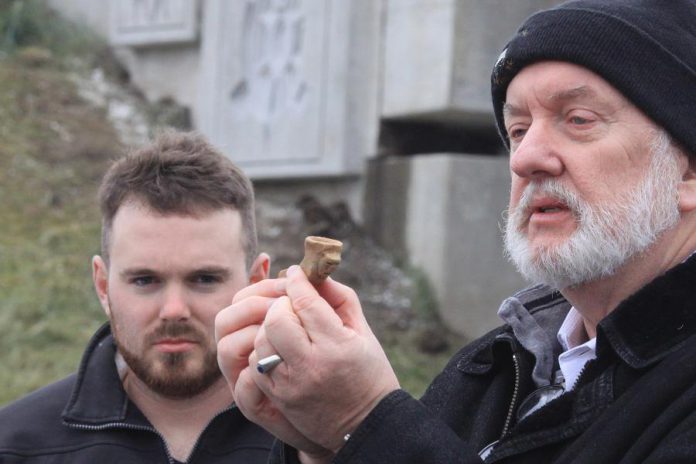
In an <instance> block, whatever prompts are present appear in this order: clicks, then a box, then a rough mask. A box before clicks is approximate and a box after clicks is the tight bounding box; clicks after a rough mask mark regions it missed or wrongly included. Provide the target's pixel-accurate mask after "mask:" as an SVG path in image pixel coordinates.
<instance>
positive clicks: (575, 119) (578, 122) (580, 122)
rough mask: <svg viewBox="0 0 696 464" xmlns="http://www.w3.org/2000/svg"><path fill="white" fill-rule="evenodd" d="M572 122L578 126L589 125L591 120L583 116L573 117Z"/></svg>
mask: <svg viewBox="0 0 696 464" xmlns="http://www.w3.org/2000/svg"><path fill="white" fill-rule="evenodd" d="M570 122H571V123H573V124H576V125H579V126H580V125H583V124H589V123H590V122H591V121H590V120H589V119H586V118H583V117H582V116H572V117H571V118H570Z"/></svg>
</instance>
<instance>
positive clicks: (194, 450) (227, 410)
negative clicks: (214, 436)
mask: <svg viewBox="0 0 696 464" xmlns="http://www.w3.org/2000/svg"><path fill="white" fill-rule="evenodd" d="M236 407H237V406H236V405H235V404H234V403H233V404H232V406H230V407H229V408H225V409H223V410H222V411H220V412H219V413H217V414H215V415H214V416H213V418H212V419H210V420H209V421H208V423H207V424H206V425H205V427H203V430H201V433H199V434H198V438H196V442H195V443H194V444H193V447H192V448H191V452H190V453H189V457H188V459H186V462H187V463H188V462H189V460H190V459H191V457H192V456H193V454H194V453H195V452H196V448H198V443H200V441H201V438H203V434H204V433H205V431H206V430H208V427H210V424H212V423H213V421H214V420H215V419H217V418H218V417H220V416H221V415H222V414H225V413H226V412H229V411H232V410H233V409H234V408H236Z"/></svg>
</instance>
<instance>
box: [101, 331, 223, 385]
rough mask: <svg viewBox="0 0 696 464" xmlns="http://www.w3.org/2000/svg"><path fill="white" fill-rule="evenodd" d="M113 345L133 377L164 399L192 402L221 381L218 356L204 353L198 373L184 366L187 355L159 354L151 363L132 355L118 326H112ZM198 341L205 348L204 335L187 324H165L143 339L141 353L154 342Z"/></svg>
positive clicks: (212, 352) (149, 360)
mask: <svg viewBox="0 0 696 464" xmlns="http://www.w3.org/2000/svg"><path fill="white" fill-rule="evenodd" d="M111 327H112V333H113V336H114V341H115V343H116V347H117V349H118V352H119V353H120V354H121V356H123V359H124V361H125V362H126V364H127V365H128V367H129V368H130V369H131V371H133V373H134V374H135V375H136V376H137V377H138V379H140V380H141V381H142V382H143V383H144V384H145V385H147V386H148V388H150V390H152V391H153V392H155V393H158V394H160V395H162V396H164V397H167V398H173V399H186V398H192V397H194V396H196V395H198V394H200V393H203V392H204V391H205V390H207V389H208V388H210V386H212V385H213V384H214V383H215V382H216V381H217V380H219V379H220V378H221V377H222V372H220V368H219V366H218V363H217V352H216V350H214V349H206V350H205V351H204V354H203V359H202V364H201V367H200V368H199V369H191V368H190V366H187V364H188V362H189V361H190V360H189V359H188V358H189V357H190V356H191V355H190V354H189V353H159V354H158V355H157V358H156V359H153V358H152V357H151V356H152V353H150V357H148V356H146V355H145V354H143V353H135V352H133V351H131V350H130V349H129V348H128V347H127V346H126V344H125V343H123V340H121V339H120V334H119V333H118V329H117V327H118V324H117V323H115V321H112V324H111ZM183 336H185V337H186V338H188V339H192V340H196V341H198V342H199V343H200V344H201V346H203V347H206V346H207V340H206V337H205V335H204V334H202V333H200V332H199V331H197V330H196V329H195V328H193V327H192V326H191V325H190V324H188V323H181V322H171V323H164V324H162V325H160V326H159V327H158V329H156V330H155V331H154V332H152V333H150V334H147V335H145V340H144V341H143V349H146V348H147V347H150V346H152V343H153V342H154V341H155V340H158V339H161V338H166V337H183Z"/></svg>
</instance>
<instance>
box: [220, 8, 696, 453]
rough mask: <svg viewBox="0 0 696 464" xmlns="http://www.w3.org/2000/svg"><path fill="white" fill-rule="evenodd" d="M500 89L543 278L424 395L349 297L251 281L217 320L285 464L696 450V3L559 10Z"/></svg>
mask: <svg viewBox="0 0 696 464" xmlns="http://www.w3.org/2000/svg"><path fill="white" fill-rule="evenodd" d="M492 83H493V103H494V109H495V115H496V119H497V123H498V126H499V127H500V129H501V133H502V134H503V137H504V140H505V143H506V144H507V145H508V146H509V148H510V169H511V172H512V188H511V195H510V210H509V218H508V223H507V229H506V234H505V235H506V237H505V238H506V246H507V249H508V252H509V255H510V257H511V259H512V260H513V262H514V263H515V264H516V265H517V267H518V268H519V270H520V272H521V273H522V274H524V275H525V276H526V277H528V278H529V279H531V280H533V281H535V282H538V284H537V285H535V286H533V287H531V288H529V289H526V290H523V291H521V292H519V293H518V294H516V295H514V296H513V297H511V298H509V299H507V300H506V301H504V302H503V304H502V306H501V308H500V310H499V314H500V316H501V317H502V318H503V320H504V321H505V322H506V324H505V325H504V326H502V327H500V328H498V329H496V330H494V331H492V332H491V333H489V334H487V335H485V336H484V337H482V338H481V339H479V340H477V341H475V342H474V343H472V344H470V345H469V346H467V347H465V348H464V349H462V350H461V351H460V352H459V353H457V354H456V355H455V357H454V358H453V359H452V361H451V362H450V363H449V365H448V366H447V367H446V368H445V370H444V371H443V373H442V374H441V375H440V376H438V377H437V378H436V379H435V381H434V382H433V384H432V385H431V386H430V387H429V389H428V390H427V392H426V393H425V395H424V397H423V398H422V399H421V400H420V401H418V400H415V399H413V398H411V397H410V396H409V395H408V394H407V393H405V392H403V391H401V390H399V389H398V387H399V385H398V382H397V379H396V377H395V375H394V374H393V371H392V369H391V367H390V366H389V363H388V362H387V360H386V357H385V356H384V354H383V352H382V351H381V349H380V347H379V345H378V343H377V341H376V340H375V338H374V336H373V335H372V334H371V332H370V330H369V328H368V327H367V324H366V323H365V320H364V318H363V316H362V313H361V311H360V306H359V303H358V300H357V298H356V296H355V294H354V293H353V292H352V291H351V290H350V289H348V288H346V287H344V286H342V285H341V284H339V283H337V282H334V281H331V280H329V281H328V282H326V283H325V284H323V285H321V286H319V287H318V288H317V289H316V290H315V289H314V288H312V287H311V286H310V285H309V284H308V283H307V281H306V279H305V278H304V276H303V275H302V274H301V273H300V272H298V271H297V269H296V268H295V269H293V268H291V269H290V270H289V272H288V277H287V279H285V280H277V281H267V282H263V283H260V284H257V285H254V286H252V287H249V288H247V289H245V290H243V291H241V292H240V293H239V294H238V295H237V297H236V298H235V303H234V305H233V306H232V307H231V308H230V309H227V310H226V311H224V312H222V313H220V315H219V316H218V318H217V321H216V329H217V336H218V337H219V340H220V341H219V345H218V346H219V360H220V362H221V365H222V366H223V370H224V372H225V374H226V376H227V378H228V380H229V382H230V385H231V387H232V389H233V391H234V395H235V398H236V400H237V402H238V404H239V406H240V408H242V410H243V412H244V413H245V414H246V415H247V416H248V417H249V418H251V419H252V420H253V421H256V422H258V423H259V424H261V425H263V426H264V427H266V428H267V429H269V430H271V431H272V432H273V433H274V434H276V435H277V436H278V437H280V438H282V439H283V440H284V441H285V442H286V443H287V445H285V446H284V447H280V446H279V447H278V453H277V456H276V458H277V459H278V460H279V461H282V460H285V462H293V461H294V460H295V459H297V458H299V460H300V461H301V462H303V463H312V462H329V461H332V462H336V463H399V464H404V463H413V464H416V463H418V464H425V463H442V464H444V463H480V462H482V461H485V462H510V463H523V462H525V463H526V462H529V463H548V462H554V463H556V462H557V463H570V462H572V463H580V462H592V463H595V464H596V463H607V464H615V463H618V462H621V463H666V462H694V461H696V364H694V361H693V360H694V359H696V256H694V251H695V250H696V130H694V126H696V116H694V115H695V114H696V1H694V0H670V1H666V0H611V1H607V0H579V1H572V2H568V3H566V4H563V5H561V6H559V7H557V8H554V9H551V10H548V11H543V12H540V13H538V14H536V15H533V16H531V17H530V18H529V19H528V20H527V21H526V22H525V23H524V25H523V26H522V27H521V28H520V29H519V31H518V32H517V34H516V35H515V36H514V37H513V39H512V40H511V41H510V43H509V44H508V46H507V47H506V49H505V51H503V53H502V54H501V56H500V58H499V60H498V63H497V64H496V66H495V69H494V71H493V77H492ZM463 305H464V306H465V305H466V302H463ZM254 324H262V325H261V327H260V329H258V330H257V327H256V326H255V325H254ZM272 353H277V354H279V355H280V356H281V357H282V358H283V359H284V362H283V363H281V364H280V365H278V366H277V367H276V369H275V370H273V371H271V372H270V373H269V374H266V375H263V374H259V373H257V372H255V371H254V369H253V365H254V363H255V362H256V360H257V359H259V358H263V357H265V356H268V355H269V354H272ZM247 357H248V359H247ZM249 366H251V367H249ZM292 447H294V448H296V449H299V450H300V451H299V453H297V452H295V451H294V450H293V449H292ZM295 456H297V458H296V457H295Z"/></svg>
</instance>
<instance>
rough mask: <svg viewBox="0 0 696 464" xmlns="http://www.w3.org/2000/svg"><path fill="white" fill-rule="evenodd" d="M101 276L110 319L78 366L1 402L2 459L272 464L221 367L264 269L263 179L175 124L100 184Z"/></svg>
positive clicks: (100, 292) (100, 291)
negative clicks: (235, 309) (259, 209)
mask: <svg viewBox="0 0 696 464" xmlns="http://www.w3.org/2000/svg"><path fill="white" fill-rule="evenodd" d="M100 204H101V209H102V255H101V256H95V257H94V258H93V260H92V263H93V266H92V267H93V277H94V286H95V289H96V292H97V296H98V297H99V301H100V302H101V305H102V307H103V309H104V311H105V313H106V315H107V317H108V319H109V322H110V323H107V324H105V325H104V326H103V327H102V328H101V329H99V330H98V331H97V333H96V334H95V335H94V337H93V338H92V341H91V342H90V343H89V345H88V347H87V349H86V351H85V354H84V357H83V359H82V363H81V366H80V369H79V371H78V372H77V374H74V375H71V376H69V377H68V378H66V379H64V380H62V381H60V382H57V383H55V384H52V385H50V386H48V387H45V388H43V389H41V390H38V391H36V392H34V393H32V394H30V395H28V396H26V397H25V398H23V399H20V400H19V401H17V402H15V403H13V404H11V405H9V406H7V407H6V408H4V409H2V410H0V462H2V463H26V464H30V463H32V464H33V463H35V464H39V463H49V462H50V463H70V464H75V463H89V464H94V463H108V462H113V463H116V462H118V463H154V462H167V463H177V462H187V463H191V464H193V463H206V464H210V463H218V462H219V463H222V462H224V463H238V464H253V463H256V464H262V463H265V462H266V461H267V459H268V453H269V450H270V447H271V443H272V437H271V436H270V435H269V434H268V433H267V432H265V431H264V430H263V429H261V428H260V427H258V426H257V425H255V424H253V423H251V422H249V421H247V420H246V419H245V418H244V417H243V416H242V414H241V413H240V412H239V410H238V409H237V408H236V407H235V406H234V404H233V402H232V395H231V394H230V391H229V389H228V388H227V384H226V382H225V380H224V379H223V378H222V374H221V372H220V369H219V367H218V365H217V357H216V346H215V340H214V337H213V330H214V319H215V316H216V314H217V313H218V312H219V311H220V309H222V308H223V307H225V306H226V305H228V304H229V303H230V302H231V301H232V298H233V296H234V294H235V293H236V292H237V291H238V290H239V289H241V288H243V287H245V286H246V285H249V284H250V283H254V282H258V281H259V280H261V279H264V278H265V277H266V275H267V273H268V267H269V259H268V256H267V255H265V254H260V255H258V256H257V255H256V227H255V221H254V192H253V189H252V185H251V182H250V181H249V179H248V178H247V177H246V176H245V175H244V174H243V173H242V172H241V171H240V170H239V169H238V168H237V167H236V166H235V165H234V164H233V163H232V162H231V161H230V160H229V159H228V158H227V157H225V156H224V155H222V154H221V153H219V152H218V151H217V150H215V149H214V148H213V147H212V146H211V145H210V144H208V143H207V142H206V141H205V140H204V139H203V138H202V137H201V136H197V135H195V134H178V133H168V134H163V135H162V136H160V137H159V138H157V139H156V140H155V141H154V142H153V143H152V144H150V145H147V146H145V147H142V148H141V149H139V150H137V151H136V152H134V153H132V154H130V155H128V156H126V157H123V158H121V159H120V160H118V161H116V162H115V163H114V164H113V165H112V166H111V168H110V169H109V171H108V172H107V173H106V176H105V177H104V180H103V182H102V185H101V190H100Z"/></svg>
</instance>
